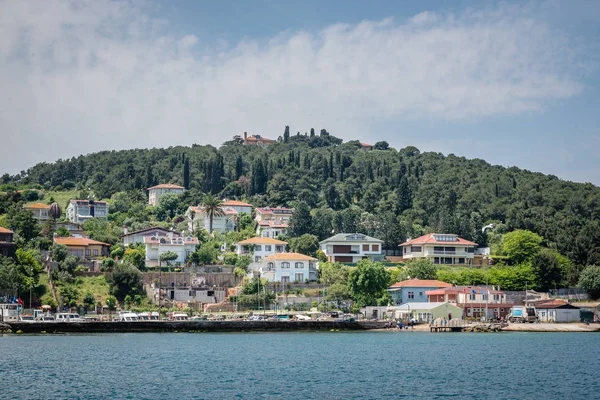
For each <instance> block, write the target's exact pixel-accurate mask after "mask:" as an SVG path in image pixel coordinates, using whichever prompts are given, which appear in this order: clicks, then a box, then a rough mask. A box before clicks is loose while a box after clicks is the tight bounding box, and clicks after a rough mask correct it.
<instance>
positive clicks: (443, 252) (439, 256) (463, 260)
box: [400, 233, 477, 265]
mask: <svg viewBox="0 0 600 400" xmlns="http://www.w3.org/2000/svg"><path fill="white" fill-rule="evenodd" d="M400 247H401V248H402V258H403V259H404V260H412V259H415V258H428V259H430V260H431V261H432V262H433V263H434V264H440V265H472V264H473V258H474V255H475V248H476V247H477V243H474V242H471V241H468V240H465V239H463V238H460V237H458V235H454V234H448V233H428V234H427V235H423V236H421V237H418V238H416V239H412V240H407V241H406V242H404V243H402V244H401V245H400Z"/></svg>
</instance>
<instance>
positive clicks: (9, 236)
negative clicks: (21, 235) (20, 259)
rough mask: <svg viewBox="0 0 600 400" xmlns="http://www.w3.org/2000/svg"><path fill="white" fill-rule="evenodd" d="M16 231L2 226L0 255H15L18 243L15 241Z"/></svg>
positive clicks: (0, 230)
mask: <svg viewBox="0 0 600 400" xmlns="http://www.w3.org/2000/svg"><path fill="white" fill-rule="evenodd" d="M13 235H14V232H13V231H11V230H10V229H6V228H3V227H1V226H0V255H3V256H4V257H13V256H14V255H15V251H16V250H17V245H16V243H14V242H13Z"/></svg>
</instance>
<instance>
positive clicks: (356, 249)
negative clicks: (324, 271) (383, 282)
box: [319, 233, 384, 263]
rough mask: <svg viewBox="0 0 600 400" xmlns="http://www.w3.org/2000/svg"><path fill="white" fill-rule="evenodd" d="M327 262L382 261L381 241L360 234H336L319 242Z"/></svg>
mask: <svg viewBox="0 0 600 400" xmlns="http://www.w3.org/2000/svg"><path fill="white" fill-rule="evenodd" d="M319 245H320V246H321V250H323V252H324V253H325V255H326V256H327V261H330V262H341V263H357V262H359V261H360V260H364V259H370V260H381V259H383V258H384V257H383V250H382V245H383V240H379V239H376V238H374V237H371V236H367V235H364V234H362V233H338V234H337V235H335V236H332V237H330V238H328V239H325V240H323V241H321V242H319Z"/></svg>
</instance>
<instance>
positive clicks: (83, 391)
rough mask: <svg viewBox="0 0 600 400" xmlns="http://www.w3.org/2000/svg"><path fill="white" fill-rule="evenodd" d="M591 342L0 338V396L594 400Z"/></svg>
mask: <svg viewBox="0 0 600 400" xmlns="http://www.w3.org/2000/svg"><path fill="white" fill-rule="evenodd" d="M599 345H600V334H597V333H507V332H503V333H489V334H486V333H474V334H468V333H437V334H436V333H429V332H312V333H311V332H298V333H289V332H288V333H162V334H154V333H131V334H94V335H49V334H48V335H4V336H0V379H1V381H2V385H1V387H0V399H153V400H154V399H161V400H165V399H396V398H406V399H413V398H423V399H437V398H446V397H454V398H457V399H545V400H548V399H565V398H566V399H571V400H572V399H600V383H599V379H600V374H599V371H600V349H599V347H600V346H599Z"/></svg>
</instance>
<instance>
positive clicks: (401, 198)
mask: <svg viewBox="0 0 600 400" xmlns="http://www.w3.org/2000/svg"><path fill="white" fill-rule="evenodd" d="M396 194H397V197H398V200H397V201H396V213H397V214H401V213H402V212H403V211H404V210H408V209H409V208H410V207H411V205H412V195H411V193H410V187H409V186H408V179H406V176H403V177H402V178H400V184H399V185H398V189H397V190H396Z"/></svg>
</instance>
